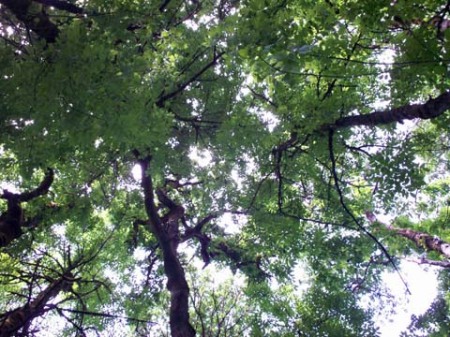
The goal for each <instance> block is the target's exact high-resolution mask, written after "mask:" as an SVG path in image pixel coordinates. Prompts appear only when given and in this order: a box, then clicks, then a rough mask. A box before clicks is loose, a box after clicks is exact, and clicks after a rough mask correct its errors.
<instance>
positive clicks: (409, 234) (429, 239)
mask: <svg viewBox="0 0 450 337" xmlns="http://www.w3.org/2000/svg"><path fill="white" fill-rule="evenodd" d="M386 228H387V229H389V230H390V231H393V232H395V233H396V234H398V235H400V236H403V237H404V238H407V239H408V240H410V241H412V242H414V243H415V244H416V246H417V247H421V248H424V249H425V250H428V251H434V252H437V253H439V254H440V255H443V256H445V257H446V258H448V259H450V244H449V243H448V242H445V241H444V240H441V239H440V238H438V237H436V236H431V235H430V234H427V233H423V232H418V231H415V230H412V229H407V228H396V227H392V226H386Z"/></svg>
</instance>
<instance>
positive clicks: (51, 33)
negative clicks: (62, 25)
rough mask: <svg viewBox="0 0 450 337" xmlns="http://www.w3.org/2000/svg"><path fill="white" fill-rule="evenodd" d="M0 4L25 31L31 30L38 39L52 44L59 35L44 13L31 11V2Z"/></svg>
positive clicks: (5, 1)
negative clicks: (15, 18) (14, 17)
mask: <svg viewBox="0 0 450 337" xmlns="http://www.w3.org/2000/svg"><path fill="white" fill-rule="evenodd" d="M0 4H2V5H4V6H5V7H7V8H8V9H9V10H10V11H11V12H12V13H13V14H14V15H15V16H16V17H17V19H18V20H19V21H21V22H23V24H24V25H25V27H26V28H27V29H30V30H32V31H33V32H34V33H36V34H37V36H39V37H40V38H42V39H44V40H45V41H47V43H53V42H55V41H56V38H57V37H58V35H59V29H58V27H57V26H56V24H55V23H53V22H52V21H50V18H49V16H48V15H47V13H45V12H44V11H33V10H32V9H33V1H31V0H0Z"/></svg>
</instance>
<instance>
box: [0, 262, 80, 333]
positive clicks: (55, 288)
mask: <svg viewBox="0 0 450 337" xmlns="http://www.w3.org/2000/svg"><path fill="white" fill-rule="evenodd" d="M72 284H73V276H72V274H71V273H70V271H68V272H66V273H65V274H64V275H62V276H61V277H60V278H58V279H56V280H55V281H53V282H52V283H50V285H49V286H48V287H47V288H45V289H44V290H43V291H41V292H40V293H39V294H38V296H37V297H36V298H35V299H34V300H31V301H29V302H28V303H27V304H25V305H24V306H22V307H20V308H17V309H15V310H12V311H10V312H7V313H5V314H3V316H2V317H1V318H0V337H9V336H17V332H18V331H19V330H21V329H22V330H23V331H22V333H21V334H20V336H27V335H28V332H27V330H28V328H29V326H30V324H31V321H32V320H33V319H34V318H36V317H39V316H42V315H43V314H44V311H45V307H46V306H47V304H48V303H49V301H50V300H51V299H53V298H55V297H56V296H57V295H58V294H59V293H60V292H61V291H67V290H69V289H70V287H71V286H72Z"/></svg>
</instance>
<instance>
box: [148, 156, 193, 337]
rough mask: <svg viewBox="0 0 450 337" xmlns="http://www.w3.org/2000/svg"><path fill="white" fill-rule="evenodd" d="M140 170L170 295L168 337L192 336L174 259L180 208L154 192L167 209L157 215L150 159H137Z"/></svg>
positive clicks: (181, 280) (185, 294)
mask: <svg viewBox="0 0 450 337" xmlns="http://www.w3.org/2000/svg"><path fill="white" fill-rule="evenodd" d="M139 164H140V165H141V167H142V183H141V184H142V188H143V190H144V202H145V208H146V212H147V215H148V217H149V221H148V225H149V228H150V230H151V231H152V232H153V234H154V235H155V237H156V239H157V240H158V242H159V245H160V247H161V250H162V253H163V260H164V272H165V274H166V277H167V289H168V290H169V292H170V314H169V317H170V318H169V324H170V330H171V335H172V337H194V336H195V330H194V328H193V327H192V325H191V324H190V323H189V286H188V283H187V281H186V276H185V273H184V269H183V266H182V265H181V262H180V259H179V257H178V252H177V248H178V244H179V242H180V235H179V232H178V226H179V222H180V220H181V217H182V216H183V215H184V209H183V207H181V206H179V205H177V204H175V203H174V202H173V201H172V200H170V199H169V198H167V196H166V195H165V194H164V193H163V192H162V191H157V194H158V197H159V200H160V202H161V203H162V204H163V205H164V206H166V207H167V208H168V212H167V213H166V214H165V215H164V216H159V214H158V211H157V209H156V206H155V200H154V189H153V185H152V179H151V177H150V176H149V172H148V171H149V166H150V157H147V158H144V159H141V160H139Z"/></svg>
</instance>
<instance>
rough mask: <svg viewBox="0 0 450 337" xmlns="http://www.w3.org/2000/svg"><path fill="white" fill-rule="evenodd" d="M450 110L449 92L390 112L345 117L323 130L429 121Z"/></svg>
mask: <svg viewBox="0 0 450 337" xmlns="http://www.w3.org/2000/svg"><path fill="white" fill-rule="evenodd" d="M449 109H450V91H447V92H444V93H443V94H441V95H439V96H438V97H436V98H431V99H429V100H428V101H427V102H425V103H423V104H408V105H404V106H401V107H398V108H394V109H391V110H383V111H375V112H372V113H370V114H367V115H357V116H347V117H342V118H339V119H338V120H337V121H335V122H334V124H331V125H328V126H325V127H324V128H323V129H329V128H331V129H340V128H348V127H352V126H378V125H384V124H391V123H395V122H398V123H402V122H403V121H405V120H411V119H416V118H419V119H431V118H436V117H438V116H440V115H442V114H443V113H444V112H445V111H447V110H449Z"/></svg>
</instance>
